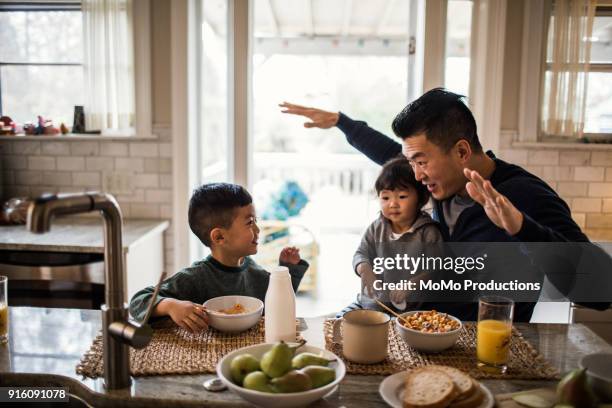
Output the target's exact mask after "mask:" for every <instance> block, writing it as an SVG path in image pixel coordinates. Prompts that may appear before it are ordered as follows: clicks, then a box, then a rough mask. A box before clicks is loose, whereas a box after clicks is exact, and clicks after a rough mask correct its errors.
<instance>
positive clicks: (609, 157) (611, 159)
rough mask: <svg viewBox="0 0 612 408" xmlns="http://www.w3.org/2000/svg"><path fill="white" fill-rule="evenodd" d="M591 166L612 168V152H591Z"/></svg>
mask: <svg viewBox="0 0 612 408" xmlns="http://www.w3.org/2000/svg"><path fill="white" fill-rule="evenodd" d="M591 165H593V166H612V152H591Z"/></svg>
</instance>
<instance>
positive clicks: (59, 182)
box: [42, 171, 72, 186]
mask: <svg viewBox="0 0 612 408" xmlns="http://www.w3.org/2000/svg"><path fill="white" fill-rule="evenodd" d="M42 184H44V185H47V186H72V173H71V172H69V171H45V172H43V173H42Z"/></svg>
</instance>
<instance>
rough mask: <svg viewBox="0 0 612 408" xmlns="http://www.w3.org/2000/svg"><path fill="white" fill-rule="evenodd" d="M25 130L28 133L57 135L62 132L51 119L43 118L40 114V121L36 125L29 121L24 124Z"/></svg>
mask: <svg viewBox="0 0 612 408" xmlns="http://www.w3.org/2000/svg"><path fill="white" fill-rule="evenodd" d="M23 130H24V131H25V134H26V135H36V136H38V135H47V136H51V135H57V134H59V133H60V129H58V128H56V127H55V126H53V121H52V120H51V119H47V120H45V119H43V117H42V116H40V115H39V116H38V123H37V124H36V125H34V124H33V123H27V124H25V125H24V126H23Z"/></svg>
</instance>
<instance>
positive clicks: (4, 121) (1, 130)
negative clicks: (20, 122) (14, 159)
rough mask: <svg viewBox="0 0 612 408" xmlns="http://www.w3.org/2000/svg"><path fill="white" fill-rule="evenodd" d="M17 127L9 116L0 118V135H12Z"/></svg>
mask: <svg viewBox="0 0 612 408" xmlns="http://www.w3.org/2000/svg"><path fill="white" fill-rule="evenodd" d="M16 128H17V125H16V124H15V122H13V119H11V118H10V117H9V116H2V117H0V135H14V134H15V133H16Z"/></svg>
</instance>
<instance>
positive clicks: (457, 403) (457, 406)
mask: <svg viewBox="0 0 612 408" xmlns="http://www.w3.org/2000/svg"><path fill="white" fill-rule="evenodd" d="M484 397H485V394H484V392H482V390H481V389H480V386H479V385H478V384H476V386H475V387H474V392H473V393H472V395H470V396H469V397H467V398H463V399H461V400H454V401H453V402H451V404H450V405H449V406H448V407H449V408H476V407H478V406H480V404H481V403H482V401H483V400H484Z"/></svg>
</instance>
